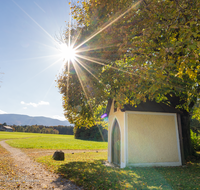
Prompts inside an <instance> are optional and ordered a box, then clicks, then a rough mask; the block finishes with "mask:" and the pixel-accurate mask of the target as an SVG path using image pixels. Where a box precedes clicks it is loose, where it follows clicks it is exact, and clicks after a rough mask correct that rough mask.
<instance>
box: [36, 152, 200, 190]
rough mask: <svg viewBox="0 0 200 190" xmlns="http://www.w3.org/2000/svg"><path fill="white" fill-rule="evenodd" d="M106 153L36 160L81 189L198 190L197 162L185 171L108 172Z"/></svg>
mask: <svg viewBox="0 0 200 190" xmlns="http://www.w3.org/2000/svg"><path fill="white" fill-rule="evenodd" d="M106 159H107V153H104V152H100V153H91V152H90V153H75V154H65V161H55V160H53V159H52V158H51V156H44V157H39V158H36V160H37V161H38V162H41V163H43V164H44V165H45V166H46V167H47V168H48V169H49V170H51V171H53V172H56V173H60V174H61V175H62V176H65V177H66V178H67V179H69V180H71V181H73V182H74V183H75V184H77V185H79V186H83V188H84V189H95V190H96V189H131V190H132V189H135V190H136V189H137V190H141V189H167V190H168V189H184V190H185V189H200V183H199V181H200V172H199V171H200V162H190V163H189V164H188V165H187V166H186V167H154V168H152V167H149V168H136V167H135V168H125V169H119V168H111V167H106V166H104V165H103V164H102V161H103V160H106Z"/></svg>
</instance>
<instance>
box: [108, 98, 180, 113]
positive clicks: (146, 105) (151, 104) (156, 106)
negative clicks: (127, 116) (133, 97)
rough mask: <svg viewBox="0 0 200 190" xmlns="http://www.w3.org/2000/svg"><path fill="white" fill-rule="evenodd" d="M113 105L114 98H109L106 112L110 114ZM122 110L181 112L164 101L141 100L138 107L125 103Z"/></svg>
mask: <svg viewBox="0 0 200 190" xmlns="http://www.w3.org/2000/svg"><path fill="white" fill-rule="evenodd" d="M111 105H112V99H109V100H108V104H107V108H106V113H107V115H109V113H110V109H111ZM121 111H122V112H124V111H143V112H164V113H179V111H178V110H177V109H175V108H173V107H170V106H168V105H166V104H164V103H157V102H155V101H149V100H147V101H146V102H141V103H140V104H139V105H137V107H135V106H131V105H130V104H126V105H124V107H123V108H122V109H121Z"/></svg>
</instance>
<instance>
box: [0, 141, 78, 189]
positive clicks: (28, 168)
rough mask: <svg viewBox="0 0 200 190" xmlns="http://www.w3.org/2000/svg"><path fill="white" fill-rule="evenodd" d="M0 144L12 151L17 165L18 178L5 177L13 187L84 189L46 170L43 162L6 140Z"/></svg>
mask: <svg viewBox="0 0 200 190" xmlns="http://www.w3.org/2000/svg"><path fill="white" fill-rule="evenodd" d="M0 145H1V146H2V147H3V148H5V149H6V150H7V151H9V152H10V153H11V156H12V157H13V159H14V164H15V166H16V167H17V176H18V178H17V179H5V181H7V182H8V183H12V184H13V189H34V190H37V189H38V190H41V189H48V190H51V189H52V190H53V189H54V190H73V189H77V190H81V189H82V188H80V187H77V186H76V185H74V184H73V183H72V182H70V181H68V180H66V179H65V178H62V177H60V176H59V175H57V174H54V173H51V172H49V171H47V170H45V169H44V167H43V166H42V165H41V164H39V163H37V162H35V161H33V160H31V159H30V158H29V157H28V156H27V155H26V154H25V153H24V152H22V151H21V150H20V149H17V148H13V147H11V146H9V145H8V144H7V143H5V141H0ZM9 185H10V184H9ZM5 190H7V188H5Z"/></svg>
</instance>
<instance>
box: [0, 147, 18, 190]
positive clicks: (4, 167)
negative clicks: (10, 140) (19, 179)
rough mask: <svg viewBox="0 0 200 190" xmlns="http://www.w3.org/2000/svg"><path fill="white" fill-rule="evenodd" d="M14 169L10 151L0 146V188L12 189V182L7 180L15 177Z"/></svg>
mask: <svg viewBox="0 0 200 190" xmlns="http://www.w3.org/2000/svg"><path fill="white" fill-rule="evenodd" d="M15 171H16V167H15V166H14V164H13V160H12V158H11V157H10V153H9V152H7V151H6V150H5V149H4V148H3V147H1V146H0V189H2V190H3V189H14V188H13V185H14V184H13V183H11V182H9V181H11V180H12V179H13V178H16V172H15Z"/></svg>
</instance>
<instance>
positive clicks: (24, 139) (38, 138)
mask: <svg viewBox="0 0 200 190" xmlns="http://www.w3.org/2000/svg"><path fill="white" fill-rule="evenodd" d="M0 139H12V140H8V141H7V143H8V144H9V145H11V146H13V147H16V148H31V149H59V150H60V149H68V150H86V149H89V150H97V149H107V147H108V143H107V142H97V141H86V140H79V139H74V136H73V135H57V134H40V133H19V132H13V133H9V132H0Z"/></svg>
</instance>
